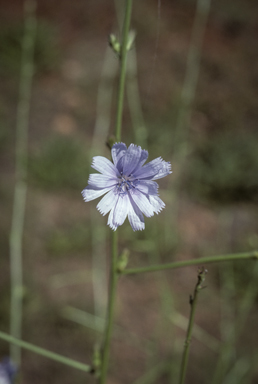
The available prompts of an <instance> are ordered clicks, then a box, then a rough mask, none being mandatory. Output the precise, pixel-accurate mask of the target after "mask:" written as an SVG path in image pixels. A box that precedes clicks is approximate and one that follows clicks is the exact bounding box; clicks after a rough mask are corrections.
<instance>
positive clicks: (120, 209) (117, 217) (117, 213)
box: [113, 194, 130, 227]
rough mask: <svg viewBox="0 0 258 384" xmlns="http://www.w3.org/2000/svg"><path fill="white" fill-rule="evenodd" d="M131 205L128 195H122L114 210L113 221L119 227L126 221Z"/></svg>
mask: <svg viewBox="0 0 258 384" xmlns="http://www.w3.org/2000/svg"><path fill="white" fill-rule="evenodd" d="M129 205H130V200H129V197H128V195H127V194H126V195H120V196H119V198H118V200H117V203H116V206H115V210H114V217H113V223H114V225H115V226H117V227H118V226H120V225H122V224H123V223H124V221H125V219H126V217H127V213H128V208H129Z"/></svg>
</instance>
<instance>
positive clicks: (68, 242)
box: [47, 225, 89, 256]
mask: <svg viewBox="0 0 258 384" xmlns="http://www.w3.org/2000/svg"><path fill="white" fill-rule="evenodd" d="M86 234H87V233H86ZM88 243H89V238H88V236H85V226H84V225H77V226H76V227H74V228H72V229H69V230H66V231H65V230H61V229H58V230H56V231H53V232H51V234H50V237H49V239H48V242H47V249H48V251H49V252H50V253H51V255H53V254H54V255H58V256H62V255H66V254H67V253H69V252H79V251H82V252H85V249H87V244H88Z"/></svg>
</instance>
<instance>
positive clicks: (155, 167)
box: [134, 157, 172, 180]
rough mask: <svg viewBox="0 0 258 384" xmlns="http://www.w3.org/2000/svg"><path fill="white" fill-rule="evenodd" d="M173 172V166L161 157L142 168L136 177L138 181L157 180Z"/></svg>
mask: <svg viewBox="0 0 258 384" xmlns="http://www.w3.org/2000/svg"><path fill="white" fill-rule="evenodd" d="M170 173H172V172H171V164H170V163H169V162H167V161H164V160H162V158H161V157H158V158H157V159H154V160H152V161H150V162H149V163H148V164H145V165H144V166H143V167H142V168H140V169H139V170H138V171H137V172H136V173H134V177H135V178H138V179H147V180H148V179H151V180H156V179H160V178H162V177H165V176H167V175H169V174H170Z"/></svg>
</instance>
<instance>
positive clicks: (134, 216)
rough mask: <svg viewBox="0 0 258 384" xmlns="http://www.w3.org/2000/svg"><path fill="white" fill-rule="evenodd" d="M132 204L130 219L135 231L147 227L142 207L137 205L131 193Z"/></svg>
mask: <svg viewBox="0 0 258 384" xmlns="http://www.w3.org/2000/svg"><path fill="white" fill-rule="evenodd" d="M128 196H129V199H130V205H129V207H128V220H129V223H130V224H131V227H132V229H133V231H142V230H143V229H145V224H144V217H143V214H142V212H141V211H140V209H139V208H138V207H137V205H136V204H135V202H134V201H133V199H132V198H131V196H130V195H128Z"/></svg>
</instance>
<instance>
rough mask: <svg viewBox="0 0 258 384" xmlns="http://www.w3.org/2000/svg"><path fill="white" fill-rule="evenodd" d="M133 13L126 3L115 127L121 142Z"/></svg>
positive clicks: (129, 4) (128, 2)
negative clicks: (127, 59) (128, 43)
mask: <svg viewBox="0 0 258 384" xmlns="http://www.w3.org/2000/svg"><path fill="white" fill-rule="evenodd" d="M131 13H132V0H127V1H126V8H125V19H124V25H123V36H122V45H121V51H120V77H119V87H118V100H117V115H116V125H115V137H116V140H117V141H120V140H121V126H122V113H123V104H124V89H125V75H126V58H127V41H128V34H129V27H130V20H131Z"/></svg>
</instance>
